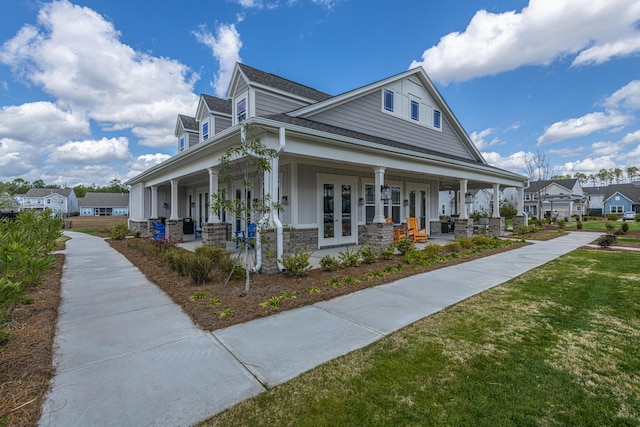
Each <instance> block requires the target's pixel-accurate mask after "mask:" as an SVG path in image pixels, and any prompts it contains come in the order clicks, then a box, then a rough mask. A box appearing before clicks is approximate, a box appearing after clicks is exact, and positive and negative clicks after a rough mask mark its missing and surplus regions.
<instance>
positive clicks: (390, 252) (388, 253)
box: [380, 244, 396, 261]
mask: <svg viewBox="0 0 640 427" xmlns="http://www.w3.org/2000/svg"><path fill="white" fill-rule="evenodd" d="M395 252H396V247H395V246H394V245H393V244H391V245H389V246H387V247H386V248H382V249H380V256H382V258H383V259H386V260H387V261H388V260H392V259H393V256H394V255H395Z"/></svg>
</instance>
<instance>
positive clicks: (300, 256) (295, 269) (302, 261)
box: [281, 251, 311, 277]
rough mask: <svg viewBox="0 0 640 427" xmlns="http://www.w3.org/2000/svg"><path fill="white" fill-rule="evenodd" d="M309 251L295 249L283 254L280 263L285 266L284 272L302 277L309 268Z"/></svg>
mask: <svg viewBox="0 0 640 427" xmlns="http://www.w3.org/2000/svg"><path fill="white" fill-rule="evenodd" d="M309 256H310V254H309V252H300V251H296V252H295V253H292V254H287V255H283V256H282V258H281V262H282V265H283V266H284V268H285V274H287V275H288V276H293V277H303V276H306V275H307V273H309V270H311V264H310V263H309Z"/></svg>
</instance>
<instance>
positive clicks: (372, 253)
mask: <svg viewBox="0 0 640 427" xmlns="http://www.w3.org/2000/svg"><path fill="white" fill-rule="evenodd" d="M360 256H361V257H362V262H364V263H365V264H373V263H374V262H376V260H377V259H378V251H377V250H375V249H374V248H372V247H371V246H369V245H363V246H362V247H361V248H360Z"/></svg>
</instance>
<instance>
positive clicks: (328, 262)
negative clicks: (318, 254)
mask: <svg viewBox="0 0 640 427" xmlns="http://www.w3.org/2000/svg"><path fill="white" fill-rule="evenodd" d="M339 267H340V261H338V259H337V258H336V257H333V256H331V255H329V254H327V255H325V256H323V257H322V258H320V268H322V269H323V270H324V271H335V270H337V269H338V268H339Z"/></svg>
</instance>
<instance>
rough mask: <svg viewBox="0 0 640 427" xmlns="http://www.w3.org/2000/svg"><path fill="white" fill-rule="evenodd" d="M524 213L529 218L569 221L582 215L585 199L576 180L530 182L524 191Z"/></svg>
mask: <svg viewBox="0 0 640 427" xmlns="http://www.w3.org/2000/svg"><path fill="white" fill-rule="evenodd" d="M523 203H524V211H525V212H527V214H528V215H529V217H536V218H541V217H544V216H553V217H557V218H565V219H568V220H570V219H571V217H572V216H574V215H577V216H580V215H583V214H584V208H585V197H584V192H583V190H582V185H580V181H578V180H577V179H554V180H540V181H531V182H530V183H529V187H528V188H526V189H525V190H524V202H523Z"/></svg>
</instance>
